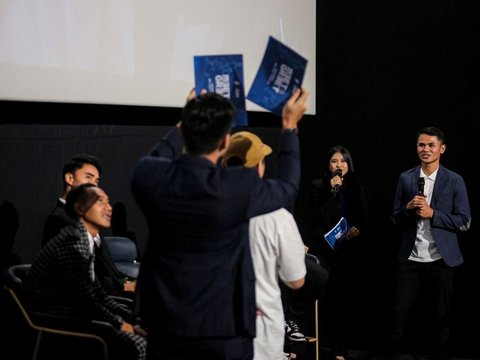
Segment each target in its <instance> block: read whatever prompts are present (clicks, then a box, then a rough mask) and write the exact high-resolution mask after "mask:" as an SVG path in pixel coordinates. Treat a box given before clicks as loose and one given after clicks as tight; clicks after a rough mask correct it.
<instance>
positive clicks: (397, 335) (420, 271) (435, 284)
mask: <svg viewBox="0 0 480 360" xmlns="http://www.w3.org/2000/svg"><path fill="white" fill-rule="evenodd" d="M454 274H455V269H454V268H451V267H449V266H447V265H446V264H445V262H444V261H443V260H442V259H440V260H437V261H434V262H428V263H420V262H415V261H407V262H406V263H403V264H400V265H399V268H398V271H397V285H396V293H395V297H394V304H393V310H394V324H393V339H397V340H398V339H401V338H403V336H404V331H405V325H406V323H407V317H408V315H409V312H410V310H411V309H412V306H413V304H414V303H415V301H416V300H417V298H418V296H419V294H420V292H422V293H424V294H425V295H426V296H427V299H426V300H427V304H429V309H427V310H430V314H429V315H431V316H432V317H431V318H432V319H433V323H432V324H431V327H430V328H431V329H432V332H431V334H432V339H431V348H432V349H434V351H433V350H432V352H437V353H445V352H446V350H447V341H448V337H449V334H450V324H451V308H452V304H451V303H452V298H453V279H454ZM392 341H393V340H392Z"/></svg>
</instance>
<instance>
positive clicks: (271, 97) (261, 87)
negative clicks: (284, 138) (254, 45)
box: [247, 36, 307, 115]
mask: <svg viewBox="0 0 480 360" xmlns="http://www.w3.org/2000/svg"><path fill="white" fill-rule="evenodd" d="M306 68H307V60H306V59H305V58H304V57H303V56H301V55H299V54H298V53H296V52H295V51H293V50H292V49H290V48H289V47H287V46H286V45H284V44H282V43H281V42H280V41H278V40H276V39H274V38H273V37H271V36H270V37H269V39H268V44H267V49H266V51H265V54H264V56H263V60H262V63H261V64H260V68H259V69H258V71H257V74H256V75H255V79H254V80H253V84H252V87H251V88H250V91H249V92H248V95H247V99H248V100H250V101H252V102H254V103H255V104H257V105H260V106H261V107H263V108H265V109H267V110H270V111H271V112H273V113H275V114H278V115H281V114H282V109H283V105H284V104H285V102H287V100H288V99H289V98H290V96H291V95H292V93H293V92H294V91H295V90H296V89H297V88H299V87H301V86H302V82H303V77H304V75H305V69H306Z"/></svg>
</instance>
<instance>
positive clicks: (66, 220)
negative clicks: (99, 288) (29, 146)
mask: <svg viewBox="0 0 480 360" xmlns="http://www.w3.org/2000/svg"><path fill="white" fill-rule="evenodd" d="M101 173H102V167H101V165H100V162H99V161H98V159H97V158H96V157H95V156H93V155H89V154H78V155H74V156H72V157H71V158H70V159H69V160H68V161H67V162H66V163H65V164H64V166H63V172H62V175H63V194H62V196H61V197H60V198H59V199H58V200H57V205H56V206H55V208H54V209H53V210H52V212H51V213H50V215H49V216H48V218H47V220H46V222H45V227H44V230H43V239H42V245H43V246H44V245H45V244H46V243H47V242H48V241H49V240H50V239H51V238H53V237H54V236H56V235H58V233H59V232H60V229H61V228H63V227H64V226H67V225H72V224H75V221H74V220H73V219H71V218H70V217H69V216H68V215H67V214H66V212H65V199H66V197H67V194H68V193H69V192H70V190H71V189H72V187H74V186H78V185H81V184H86V183H89V184H93V185H98V184H99V182H100V175H101ZM95 246H96V256H95V274H96V276H97V277H98V279H99V281H100V283H101V284H102V285H103V287H104V289H105V290H106V291H107V292H108V293H109V294H111V295H117V296H127V297H132V296H133V291H135V282H133V281H129V280H128V278H127V275H125V274H123V273H122V272H120V271H119V270H118V269H117V268H116V266H115V264H114V263H113V260H112V257H111V255H110V252H109V251H108V248H107V247H106V246H102V240H101V239H100V238H99V239H97V241H96V242H95Z"/></svg>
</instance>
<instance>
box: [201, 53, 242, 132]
mask: <svg viewBox="0 0 480 360" xmlns="http://www.w3.org/2000/svg"><path fill="white" fill-rule="evenodd" d="M193 61H194V68H195V92H196V93H197V94H200V91H201V90H202V89H205V90H207V91H208V92H215V93H217V94H220V95H222V96H223V97H226V98H227V99H230V100H231V101H232V103H233V105H235V108H236V110H237V113H236V116H235V120H234V121H235V126H247V125H248V118H247V111H246V106H245V87H244V80H243V57H242V55H202V56H194V58H193Z"/></svg>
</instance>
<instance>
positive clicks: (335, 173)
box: [332, 169, 423, 194]
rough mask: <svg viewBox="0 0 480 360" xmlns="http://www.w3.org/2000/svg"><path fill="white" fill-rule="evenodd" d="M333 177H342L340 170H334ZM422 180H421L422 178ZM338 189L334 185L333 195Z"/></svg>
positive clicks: (337, 186)
mask: <svg viewBox="0 0 480 360" xmlns="http://www.w3.org/2000/svg"><path fill="white" fill-rule="evenodd" d="M335 176H339V177H342V169H337V170H335V172H334V173H333V176H332V177H335ZM422 179H423V178H422ZM339 189H340V185H338V184H337V185H335V186H334V187H333V193H334V194H337V193H338V190H339Z"/></svg>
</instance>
